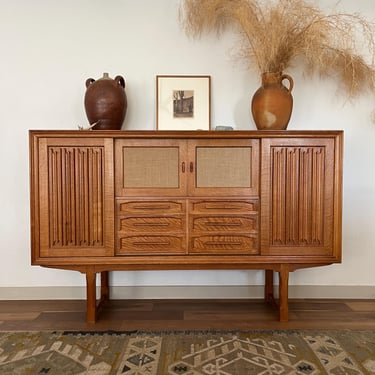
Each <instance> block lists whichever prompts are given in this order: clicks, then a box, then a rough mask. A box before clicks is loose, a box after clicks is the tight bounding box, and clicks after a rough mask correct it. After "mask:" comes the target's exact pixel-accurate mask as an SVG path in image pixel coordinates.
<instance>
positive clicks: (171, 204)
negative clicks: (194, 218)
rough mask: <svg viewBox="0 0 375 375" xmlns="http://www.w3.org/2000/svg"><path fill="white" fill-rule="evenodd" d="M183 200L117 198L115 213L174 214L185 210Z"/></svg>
mask: <svg viewBox="0 0 375 375" xmlns="http://www.w3.org/2000/svg"><path fill="white" fill-rule="evenodd" d="M185 206H186V204H185V201H179V200H176V201H167V200H165V201H162V200H161V201H147V200H137V201H135V200H131V201H126V200H118V201H117V214H118V215H121V214H124V215H132V214H135V215H142V214H143V215H155V214H176V213H183V212H185Z"/></svg>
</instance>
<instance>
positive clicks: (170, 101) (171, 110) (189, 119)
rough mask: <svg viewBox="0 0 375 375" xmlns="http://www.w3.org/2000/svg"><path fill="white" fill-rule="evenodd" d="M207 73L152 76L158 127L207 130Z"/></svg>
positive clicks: (208, 92)
mask: <svg viewBox="0 0 375 375" xmlns="http://www.w3.org/2000/svg"><path fill="white" fill-rule="evenodd" d="M210 91H211V77H210V76H167V75H165V76H163V75H158V76H156V128H157V129H158V130H210V122H211V119H210V117H211V107H210V100H211V92H210Z"/></svg>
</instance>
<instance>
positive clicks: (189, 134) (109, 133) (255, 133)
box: [29, 130, 344, 139]
mask: <svg viewBox="0 0 375 375" xmlns="http://www.w3.org/2000/svg"><path fill="white" fill-rule="evenodd" d="M29 133H30V135H31V136H40V137H77V138H81V137H90V138H103V137H108V138H192V139H194V138H207V139H209V138H213V139H217V138H288V137H304V138H314V137H336V136H338V135H342V134H343V133H344V131H343V130H281V131H273V130H266V131H260V130H233V131H217V130H210V131H200V130H196V131H169V130H168V131H166V130H29Z"/></svg>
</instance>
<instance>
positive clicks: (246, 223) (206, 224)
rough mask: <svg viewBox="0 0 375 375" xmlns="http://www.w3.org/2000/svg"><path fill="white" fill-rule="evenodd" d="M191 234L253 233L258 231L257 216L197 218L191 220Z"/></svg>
mask: <svg viewBox="0 0 375 375" xmlns="http://www.w3.org/2000/svg"><path fill="white" fill-rule="evenodd" d="M191 228H192V230H193V232H237V233H238V232H247V233H249V232H253V233H256V232H257V231H258V216H257V215H252V216H218V215H216V216H199V217H194V216H193V217H192V218H191Z"/></svg>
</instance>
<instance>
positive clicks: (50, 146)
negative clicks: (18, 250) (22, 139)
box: [36, 137, 114, 258]
mask: <svg viewBox="0 0 375 375" xmlns="http://www.w3.org/2000/svg"><path fill="white" fill-rule="evenodd" d="M38 151H39V152H38V157H39V171H38V173H39V176H38V180H37V181H38V187H39V196H38V198H39V204H38V206H39V215H37V217H38V219H39V223H38V222H37V223H36V224H37V225H39V231H40V238H39V241H40V243H39V256H40V257H41V258H43V257H65V256H69V257H79V256H111V255H113V243H114V240H113V214H114V208H113V195H114V193H113V167H112V165H113V162H112V160H113V141H112V140H111V139H109V140H106V139H103V138H63V137H62V138H40V139H39V145H38Z"/></svg>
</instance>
